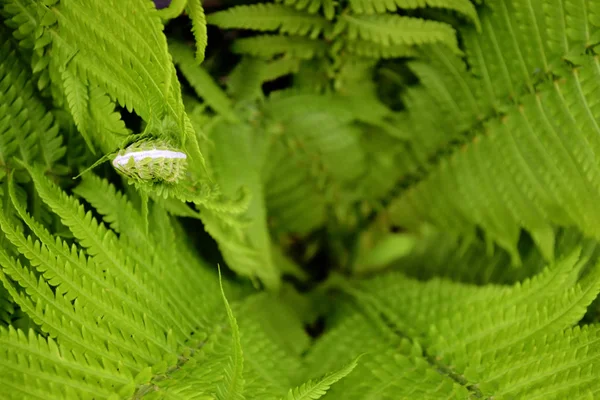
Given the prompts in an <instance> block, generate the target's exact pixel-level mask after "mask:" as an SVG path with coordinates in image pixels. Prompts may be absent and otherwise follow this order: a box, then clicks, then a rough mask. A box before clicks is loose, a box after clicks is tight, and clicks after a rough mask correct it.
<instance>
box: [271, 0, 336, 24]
mask: <svg viewBox="0 0 600 400" xmlns="http://www.w3.org/2000/svg"><path fill="white" fill-rule="evenodd" d="M277 2H278V3H283V4H285V5H286V6H293V7H294V8H295V9H297V10H306V11H307V12H308V13H310V14H316V13H317V12H319V10H323V14H324V15H325V18H327V19H328V20H330V21H331V20H332V19H333V18H334V17H335V6H336V4H335V2H334V1H333V0H277Z"/></svg>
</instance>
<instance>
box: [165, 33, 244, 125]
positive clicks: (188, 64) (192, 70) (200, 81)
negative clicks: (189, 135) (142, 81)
mask: <svg viewBox="0 0 600 400" xmlns="http://www.w3.org/2000/svg"><path fill="white" fill-rule="evenodd" d="M169 50H170V51H171V54H172V56H173V61H174V62H175V64H176V65H177V66H178V67H179V69H180V70H181V72H182V73H183V75H184V76H185V78H186V79H187V81H188V82H189V83H190V85H191V86H192V87H193V88H194V90H195V91H196V94H197V95H198V96H199V97H200V98H201V99H202V100H204V101H205V102H206V103H207V104H208V105H209V106H210V107H211V108H212V109H213V110H214V111H215V112H217V113H219V114H222V115H225V116H227V117H228V118H231V119H232V118H234V114H233V110H232V105H231V100H230V99H229V98H228V97H227V95H226V94H225V92H224V91H223V89H221V88H220V87H219V86H218V84H217V83H216V82H215V81H214V79H213V78H212V77H211V76H210V75H209V74H208V72H207V71H206V70H204V69H203V68H201V67H198V66H197V65H196V63H194V58H193V56H192V53H191V51H190V49H189V48H187V47H186V46H184V45H183V44H181V43H178V42H170V43H169Z"/></svg>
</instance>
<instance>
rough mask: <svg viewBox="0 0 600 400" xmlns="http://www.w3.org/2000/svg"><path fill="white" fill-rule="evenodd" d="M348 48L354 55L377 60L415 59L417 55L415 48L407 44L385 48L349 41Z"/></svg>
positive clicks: (362, 41)
mask: <svg viewBox="0 0 600 400" xmlns="http://www.w3.org/2000/svg"><path fill="white" fill-rule="evenodd" d="M347 48H348V51H350V52H351V53H353V54H356V55H359V56H363V57H371V58H376V59H380V58H403V57H414V56H416V55H417V52H416V51H415V49H414V48H413V47H411V46H407V45H405V44H396V45H391V46H385V45H381V44H377V43H373V42H370V41H367V40H352V41H349V42H348V44H347Z"/></svg>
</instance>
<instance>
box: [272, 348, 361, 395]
mask: <svg viewBox="0 0 600 400" xmlns="http://www.w3.org/2000/svg"><path fill="white" fill-rule="evenodd" d="M359 359H360V357H358V358H356V359H355V360H354V361H352V362H351V363H350V364H348V365H346V366H345V367H343V368H341V369H340V370H338V371H335V372H332V373H330V374H328V375H326V376H324V377H323V378H321V379H319V380H316V381H308V382H306V383H304V384H302V385H301V386H299V387H297V388H294V389H290V391H289V392H288V395H287V396H286V397H285V398H282V400H283V399H285V400H309V399H312V400H316V399H320V398H321V397H323V396H324V395H325V394H326V393H327V391H328V390H329V388H330V387H331V386H332V385H333V384H334V383H336V382H337V381H339V380H340V379H343V378H344V377H346V376H347V375H348V374H350V373H351V372H352V371H353V370H354V368H356V365H357V364H358V361H359Z"/></svg>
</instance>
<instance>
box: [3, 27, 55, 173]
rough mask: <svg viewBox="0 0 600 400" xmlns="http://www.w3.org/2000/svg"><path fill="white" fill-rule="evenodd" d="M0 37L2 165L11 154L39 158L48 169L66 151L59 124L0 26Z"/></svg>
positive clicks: (28, 159) (7, 35)
mask: <svg viewBox="0 0 600 400" xmlns="http://www.w3.org/2000/svg"><path fill="white" fill-rule="evenodd" d="M0 40H2V41H3V42H4V43H3V44H2V46H0V60H1V61H0V82H2V83H1V84H0V114H2V117H0V160H1V162H2V164H3V165H5V166H6V165H8V164H9V160H10V158H11V157H13V156H17V157H19V158H21V159H23V160H27V161H33V160H40V161H41V162H43V164H44V166H45V168H47V169H48V170H50V169H51V168H52V165H53V164H54V163H55V162H56V161H58V160H59V159H60V158H61V157H62V156H63V155H64V154H65V148H64V147H63V146H62V138H61V137H60V136H59V134H58V131H59V126H58V124H57V122H56V120H55V118H54V115H53V114H51V113H50V112H48V111H47V110H46V107H45V106H44V103H43V102H42V100H41V99H40V98H39V97H38V96H37V93H36V91H35V89H34V87H33V84H32V76H31V72H30V71H29V69H28V67H27V65H26V64H24V63H23V62H21V60H20V57H19V56H18V55H17V53H16V52H15V50H14V49H13V48H12V46H11V41H10V40H9V34H8V32H6V30H5V29H4V28H2V27H0Z"/></svg>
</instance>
